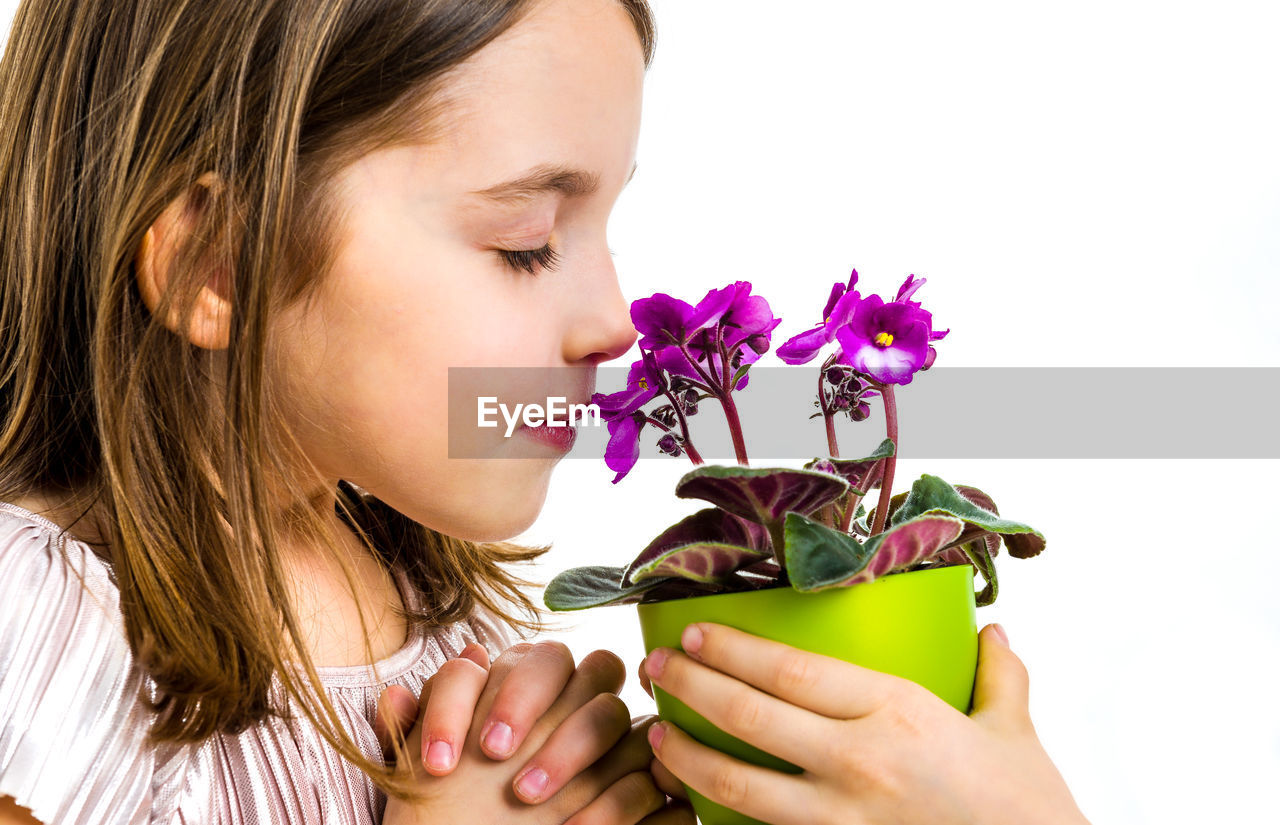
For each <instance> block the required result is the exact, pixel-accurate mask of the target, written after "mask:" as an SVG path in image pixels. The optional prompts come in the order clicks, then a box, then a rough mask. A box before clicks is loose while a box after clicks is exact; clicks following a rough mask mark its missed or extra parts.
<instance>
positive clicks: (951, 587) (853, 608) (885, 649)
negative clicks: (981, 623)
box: [636, 564, 978, 825]
mask: <svg viewBox="0 0 1280 825" xmlns="http://www.w3.org/2000/svg"><path fill="white" fill-rule="evenodd" d="M974 573H975V571H974V569H973V568H972V567H971V566H969V565H967V564H965V565H954V566H949V567H939V568H934V569H925V570H917V571H915V572H911V573H894V574H891V575H888V576H885V577H884V578H881V579H876V580H875V581H872V582H867V583H865V584H855V585H852V586H850V587H836V588H831V589H829V590H822V591H819V592H816V593H801V592H800V591H797V590H794V589H792V588H790V587H778V588H773V589H769V590H751V591H745V592H735V593H716V594H713V595H709V596H695V597H692V598H686V599H675V600H672V601H665V602H651V603H641V604H637V605H636V608H637V610H638V611H639V614H640V632H641V634H642V635H643V637H644V649H645V654H646V655H648V653H649V652H650V651H652V650H653V649H654V648H657V647H670V648H674V649H676V650H682V649H683V648H681V646H680V635H681V633H682V632H683V631H684V628H685V626H686V625H688V624H690V623H693V622H714V623H716V624H723V625H728V626H729V627H734V628H737V629H739V630H742V631H745V632H747V633H750V634H752V635H755V636H761V637H763V638H766V639H772V640H774V641H778V642H782V643H783V644H787V645H791V646H792V647H797V648H800V649H802V650H808V651H812V652H814V653H820V654H823V655H825V656H831V657H833V658H836V659H842V660H844V661H846V662H852V663H854V664H857V665H861V666H863V667H867V668H871V669H872V670H879V671H882V672H885V673H891V674H893V675H895V676H901V677H903V678H906V679H910V680H912V681H913V682H916V683H918V684H920V685H922V686H923V687H926V688H928V689H929V690H931V691H933V693H934V694H936V695H937V696H939V697H940V698H942V699H943V700H944V701H946V702H947V703H948V704H950V705H951V706H952V707H954V708H956V709H957V710H959V711H961V712H962V713H965V714H967V713H968V712H969V711H970V709H971V706H972V701H973V680H974V674H975V673H976V672H977V667H978V630H977V623H976V616H975V605H974V591H973V579H974ZM653 697H654V702H655V703H656V704H657V706H658V716H659V717H660V718H661V719H662V720H664V721H667V722H671V723H673V724H674V725H676V726H677V727H678V728H680V729H681V730H682V731H684V732H685V733H687V734H689V736H691V737H693V739H695V740H697V741H698V742H700V743H702V744H704V745H706V746H708V747H712V748H715V749H717V750H719V751H722V752H724V753H726V754H729V755H730V756H733V757H735V758H737V759H741V760H743V761H744V762H750V763H752V764H755V765H761V766H764V767H768V768H773V769H774V770H779V771H784V772H786V773H802V772H803V769H802V768H800V767H799V766H797V765H793V764H791V763H790V762H787V761H785V760H782V759H779V758H778V757H776V756H774V755H773V754H770V753H767V752H765V751H763V750H761V749H759V748H757V747H755V746H753V745H750V744H748V743H746V742H744V741H742V740H741V739H738V738H737V737H734V736H730V735H729V734H727V733H725V732H724V731H722V730H721V729H720V728H718V727H716V726H715V725H713V724H711V723H710V722H708V721H707V720H706V719H705V718H703V717H702V716H701V715H700V714H698V713H696V712H694V711H693V710H692V709H691V708H689V706H688V705H686V704H684V703H683V702H681V701H680V700H679V699H677V698H675V697H674V696H672V695H671V694H669V693H667V692H666V691H664V690H663V689H662V688H660V687H658V686H657V685H654V686H653ZM685 790H686V791H687V792H688V794H689V800H690V802H692V804H693V809H694V813H696V814H697V816H698V819H699V820H700V821H701V822H702V824H703V825H764V823H761V822H760V820H758V819H754V818H752V817H749V816H746V815H744V814H741V813H738V812H736V811H733V810H730V809H729V808H726V807H725V806H723V805H720V804H718V803H716V802H713V801H712V800H710V799H708V798H707V797H705V796H703V795H702V794H699V793H698V792H697V791H695V790H693V789H692V788H690V787H689V786H688V785H685Z"/></svg>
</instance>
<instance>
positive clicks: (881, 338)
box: [876, 332, 893, 347]
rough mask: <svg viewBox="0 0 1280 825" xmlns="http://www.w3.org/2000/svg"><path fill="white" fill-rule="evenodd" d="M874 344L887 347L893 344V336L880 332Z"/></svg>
mask: <svg viewBox="0 0 1280 825" xmlns="http://www.w3.org/2000/svg"><path fill="white" fill-rule="evenodd" d="M876 343H877V344H879V345H880V346H882V347H887V346H889V345H890V344H892V343H893V336H892V335H890V334H889V333H887V332H882V333H880V334H879V335H877V336H876Z"/></svg>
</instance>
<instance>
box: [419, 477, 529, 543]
mask: <svg viewBox="0 0 1280 825" xmlns="http://www.w3.org/2000/svg"><path fill="white" fill-rule="evenodd" d="M522 482H523V483H522ZM546 498H547V477H546V476H545V475H544V476H540V477H539V478H536V479H522V478H520V477H519V476H515V475H511V476H508V477H507V478H505V479H494V481H493V483H492V484H491V485H488V484H486V485H484V486H483V487H479V488H476V489H475V490H474V492H473V493H472V494H470V495H467V496H463V497H461V498H460V500H459V501H458V502H457V504H458V506H457V507H456V508H451V509H453V512H452V513H450V514H448V515H447V516H446V517H444V518H429V519H427V520H423V521H422V523H423V524H426V525H427V526H428V527H431V528H432V529H434V530H436V531H438V532H441V533H445V534H447V535H450V536H453V537H454V538H459V539H464V540H466V541H477V542H483V541H506V540H508V539H512V538H515V537H516V536H518V535H520V534H521V533H523V532H524V531H525V530H528V529H529V528H530V527H531V526H532V525H533V523H534V522H535V521H537V519H538V515H539V514H540V513H541V512H542V506H543V504H544V503H545V502H546ZM439 515H443V514H437V516H439Z"/></svg>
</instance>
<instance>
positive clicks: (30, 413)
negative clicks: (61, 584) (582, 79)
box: [0, 0, 654, 799]
mask: <svg viewBox="0 0 1280 825" xmlns="http://www.w3.org/2000/svg"><path fill="white" fill-rule="evenodd" d="M532 2H533V0H254V2H248V3H246V2H242V0H222V1H220V2H215V0H131V2H125V1H124V0H77V1H76V2H72V0H24V2H23V3H22V4H21V5H20V6H19V7H18V10H17V14H16V16H15V18H14V21H13V26H12V30H11V32H10V34H9V38H8V43H7V46H6V48H5V52H4V55H3V59H0V500H10V499H11V498H13V497H15V496H20V495H24V494H26V493H28V492H29V491H31V490H37V489H39V490H54V491H63V492H68V493H70V492H76V493H80V494H82V496H81V498H80V501H81V502H82V503H88V505H89V507H90V508H93V507H97V508H100V509H101V512H104V513H106V514H107V517H106V518H105V523H104V525H103V528H104V529H103V533H102V536H103V539H104V542H105V549H103V550H100V551H99V552H100V553H102V555H103V557H104V559H106V560H108V561H109V562H110V564H111V567H112V570H113V575H114V577H115V579H116V581H117V583H118V585H119V588H120V599H121V610H122V612H123V614H124V620H125V629H126V635H127V637H128V641H129V644H130V646H131V648H132V649H133V651H134V652H135V654H136V655H137V657H138V659H139V661H140V662H141V663H142V664H143V666H145V667H146V669H147V671H148V673H149V674H150V675H151V676H152V678H153V679H154V681H155V683H156V685H157V687H158V688H159V691H158V693H159V697H160V698H159V699H158V700H157V701H156V702H155V703H153V704H151V705H150V706H151V707H152V709H153V710H154V712H155V721H154V724H153V726H152V728H151V731H150V739H151V741H152V742H153V743H160V742H168V741H172V742H197V741H201V740H203V739H205V738H207V737H208V736H210V735H212V734H214V733H216V732H226V733H231V734H234V733H239V732H241V731H243V730H244V729H245V728H247V727H248V726H250V725H252V724H254V723H256V722H259V721H261V720H263V719H264V718H266V717H267V716H269V715H278V716H282V717H284V718H291V717H290V715H289V711H288V709H287V707H284V706H282V705H280V704H279V703H277V702H275V701H274V700H272V699H271V697H270V696H269V694H270V693H271V691H270V690H269V688H270V686H271V682H272V677H273V674H279V677H280V680H281V683H282V686H283V687H284V689H285V690H286V691H287V693H288V695H289V696H291V697H294V698H296V699H297V700H298V701H299V704H300V706H301V707H302V708H303V710H304V712H305V714H306V716H307V717H308V718H309V719H310V720H311V721H312V723H313V724H315V725H316V727H317V728H318V729H319V730H320V732H321V733H322V734H323V735H324V736H325V738H326V739H327V740H328V741H329V742H330V743H331V744H333V746H334V747H335V748H336V749H337V750H338V751H339V752H340V753H341V754H342V755H343V756H345V757H346V758H347V759H349V760H350V761H351V762H352V763H354V764H355V765H357V766H358V767H359V768H360V769H362V770H364V771H365V772H366V773H368V774H369V775H370V777H371V778H372V779H373V780H374V782H375V783H377V784H378V786H379V787H381V788H382V789H383V790H384V791H386V792H387V793H389V794H394V795H395V796H397V797H400V798H406V799H408V798H413V799H421V798H424V796H423V794H422V793H421V792H419V791H416V790H415V789H414V787H413V783H411V782H409V781H408V780H407V779H405V778H402V777H401V776H397V774H396V772H394V771H393V770H392V769H391V768H389V767H386V766H384V765H383V764H382V763H381V762H378V761H371V760H370V759H368V758H367V757H365V756H364V755H363V753H362V752H361V750H360V748H359V746H358V745H356V744H355V742H353V741H352V740H351V738H350V737H349V736H348V735H347V734H346V732H345V731H344V730H343V728H342V724H341V717H340V716H338V714H337V713H336V711H335V710H334V708H333V706H332V704H331V703H330V701H329V699H328V698H327V696H326V693H325V691H324V690H323V688H322V685H321V684H320V682H319V677H318V675H317V673H316V671H315V669H314V667H313V665H312V662H311V660H310V657H309V656H308V655H307V653H306V648H305V645H304V644H303V642H302V635H301V633H300V631H299V626H298V623H297V620H296V617H295V616H294V612H293V610H292V609H291V607H290V598H289V596H288V592H289V591H288V590H287V583H286V581H285V579H284V575H283V573H282V570H283V567H282V558H281V555H280V552H279V547H280V545H279V538H278V534H277V527H276V524H275V521H276V519H277V518H278V513H275V512H273V509H274V508H273V506H272V505H273V502H276V501H280V500H281V499H280V498H278V497H277V496H276V492H277V491H279V490H283V491H284V493H285V497H284V498H283V500H284V501H289V502H304V504H303V506H299V507H298V508H297V512H298V513H299V514H300V518H301V519H302V521H301V522H300V524H299V525H297V527H296V529H300V530H301V531H302V532H303V534H305V535H308V536H315V537H316V538H317V539H318V540H321V541H322V546H323V547H325V548H327V550H328V551H329V552H330V553H331V554H332V556H333V558H335V559H337V560H338V562H339V564H340V566H341V567H342V569H343V570H344V572H345V574H346V576H347V581H348V583H349V584H351V586H352V592H353V594H354V593H355V590H356V588H355V586H354V583H353V576H352V571H351V568H350V567H349V565H348V562H347V561H346V560H345V559H344V558H343V556H344V554H343V553H341V552H339V550H338V547H339V545H338V543H337V537H336V536H334V535H332V532H331V531H329V530H328V529H327V526H326V525H324V524H323V523H322V521H321V519H320V518H319V515H318V514H317V513H315V512H314V511H312V510H310V509H309V508H307V507H306V506H305V496H306V491H307V490H308V489H311V488H310V487H309V486H308V485H307V483H306V481H307V479H304V478H295V477H290V474H289V471H288V468H289V467H290V466H292V465H291V464H290V462H291V461H293V460H295V459H296V458H297V449H296V448H297V443H296V441H293V440H292V437H291V435H290V434H289V433H287V432H281V431H280V429H281V428H280V427H279V426H277V422H280V421H282V420H283V417H282V416H281V415H280V414H279V410H280V409H281V405H282V401H283V399H282V398H281V393H280V387H278V386H275V385H274V383H273V382H272V381H271V380H270V378H271V376H272V375H273V374H274V373H273V372H272V370H271V369H270V367H271V361H270V360H269V359H270V357H271V353H270V346H269V336H268V330H269V329H270V328H271V324H272V318H273V317H274V316H275V314H276V313H277V312H278V311H279V310H280V309H281V308H282V307H286V306H289V305H290V303H291V302H293V301H297V300H305V299H306V298H307V297H308V296H309V295H312V294H314V292H315V290H316V287H317V285H318V284H319V283H320V281H321V280H322V279H323V277H324V275H325V274H326V272H328V270H329V268H330V266H331V264H332V262H333V261H334V259H335V254H336V250H335V248H334V244H333V241H334V240H335V239H336V238H338V237H339V235H338V229H339V226H340V216H338V215H335V214H334V213H333V212H332V211H330V210H331V201H330V199H329V195H330V193H329V192H328V191H327V190H326V189H325V181H326V180H328V179H329V178H330V176H331V175H332V173H333V171H334V170H336V169H340V168H341V167H342V166H344V165H345V164H346V163H348V162H350V161H351V160H354V159H355V158H357V157H359V156H360V155H361V154H363V153H365V152H368V151H371V150H372V149H375V148H378V147H381V146H386V145H391V144H396V143H401V142H405V141H407V140H423V139H424V138H430V136H431V130H432V129H433V128H434V127H435V126H438V125H439V124H440V123H441V122H442V118H444V117H446V115H447V107H446V106H444V105H443V104H442V103H441V101H442V100H443V99H444V98H443V95H441V94H440V90H441V89H443V88H445V87H446V86H447V81H448V79H449V77H450V72H451V70H452V69H454V68H456V67H458V66H459V64H460V63H461V62H462V61H463V60H465V59H466V58H467V57H468V56H469V55H471V54H473V53H475V52H476V51H477V50H478V49H480V48H482V47H483V46H484V45H485V44H487V43H488V42H490V41H491V40H492V39H493V38H495V37H496V36H498V35H499V34H501V33H502V32H504V31H505V30H507V29H508V28H509V27H510V26H512V25H513V24H514V23H515V22H517V21H518V20H519V19H521V17H522V16H523V15H524V14H525V13H527V12H528V11H529V9H530V7H531V5H532ZM619 2H620V3H621V5H622V6H623V7H624V8H625V9H626V11H627V12H628V13H629V15H630V17H631V19H632V21H633V22H634V24H635V28H636V31H637V33H638V35H639V38H640V42H641V47H642V49H643V53H644V62H645V66H646V68H647V67H648V66H649V64H650V62H651V60H652V56H653V48H654V46H653V43H654V23H653V20H652V17H651V13H650V10H649V8H648V5H647V3H646V0H619ZM210 172H212V173H214V174H215V175H216V176H217V179H218V180H220V181H224V182H226V183H227V185H226V186H225V187H220V188H218V189H217V190H211V191H210V192H209V194H207V195H206V196H205V199H204V201H203V206H205V207H206V208H205V209H203V210H201V212H200V218H199V221H200V222H199V223H198V224H197V225H196V227H195V229H194V231H192V232H191V233H190V238H189V242H188V243H186V244H184V245H183V247H182V248H181V249H180V250H179V253H178V255H179V257H177V258H176V259H175V262H176V263H175V265H174V266H172V267H171V268H170V276H169V280H168V288H167V289H166V291H165V295H164V297H163V299H162V302H161V305H160V307H159V308H158V309H157V310H156V311H155V312H154V313H152V312H149V311H148V309H147V307H146V306H145V305H144V303H143V300H142V297H141V295H140V293H139V289H138V284H137V277H136V273H135V269H134V258H135V254H136V252H137V250H138V248H139V245H140V244H141V243H142V240H143V237H144V235H145V233H146V232H147V229H148V227H150V226H151V224H152V223H153V222H154V221H155V220H156V218H157V216H158V215H159V214H160V213H161V212H162V210H163V209H164V208H165V207H166V205H168V204H169V203H170V202H172V201H173V200H174V199H175V198H177V197H179V196H180V195H182V194H183V193H185V192H188V191H189V190H190V188H191V187H192V185H193V184H194V183H195V182H197V181H198V180H199V179H201V177H202V176H203V175H204V174H206V173H210ZM206 263H211V264H212V265H213V266H214V267H215V268H217V269H219V270H220V271H224V272H226V273H228V280H227V283H226V285H225V287H226V289H227V291H228V292H229V298H230V301H231V306H232V318H231V332H230V342H229V346H228V348H227V350H226V351H225V353H224V354H225V366H226V371H225V375H221V374H219V375H214V374H213V372H212V371H211V369H210V364H211V363H212V362H211V360H210V359H211V352H210V351H209V350H204V349H200V348H198V347H195V346H193V345H192V344H191V343H189V342H188V341H187V340H185V339H184V338H183V337H182V336H179V335H174V334H173V333H171V332H170V331H169V330H167V329H166V328H165V326H164V325H163V323H162V322H161V321H160V320H159V319H161V318H163V317H165V314H166V312H167V309H168V307H169V306H171V305H172V306H176V307H178V311H179V314H180V317H182V318H183V319H186V318H188V317H189V316H188V313H190V312H191V310H192V308H193V306H194V303H195V298H196V294H197V292H198V290H199V289H200V287H201V286H203V285H204V280H205V277H206V276H205V273H206V272H207V271H208V267H206V266H200V265H199V264H206ZM182 328H184V329H185V328H186V323H185V321H184V323H183V327H182ZM215 391H216V394H215ZM214 399H220V400H218V401H216V402H215V400H214ZM210 411H212V412H213V413H214V414H210ZM277 480H279V481H280V483H281V484H283V486H282V487H277V486H275V485H276V484H277ZM312 483H313V484H314V479H312ZM340 486H341V489H340V491H339V492H340V495H339V496H338V503H339V507H340V512H341V515H342V518H343V520H344V521H346V522H347V523H348V524H350V525H352V527H353V529H354V530H355V532H356V533H357V534H358V535H359V536H361V538H362V540H364V541H366V542H368V543H369V545H370V546H371V547H372V548H373V549H374V550H375V551H376V553H377V554H379V557H380V558H381V560H382V562H383V563H385V564H386V565H387V566H388V567H389V566H390V565H392V564H399V565H401V566H403V567H404V569H405V570H406V572H407V573H408V574H409V577H410V578H411V580H412V582H413V584H414V586H415V587H416V588H418V589H419V592H422V593H428V594H430V598H429V599H424V600H422V601H423V602H424V603H425V604H426V605H428V607H427V608H426V609H425V611H423V612H417V611H412V610H410V611H408V612H406V613H405V614H404V615H405V618H406V619H407V620H408V621H410V622H413V623H421V624H425V625H427V626H439V625H444V624H447V623H450V622H455V621H459V620H462V619H465V618H466V617H468V616H469V615H470V614H471V613H472V611H473V610H474V609H475V608H476V607H477V605H478V604H479V605H483V606H485V607H487V608H489V609H490V610H491V611H493V612H494V613H496V614H497V615H499V616H500V617H501V618H502V619H503V620H504V621H506V622H507V623H508V624H510V625H511V626H513V627H517V626H518V627H521V628H525V629H529V630H533V631H535V632H540V631H542V630H543V629H544V628H545V623H544V622H543V621H542V619H541V616H540V614H541V612H542V611H541V610H540V609H539V608H538V607H537V606H535V605H534V603H533V602H532V601H531V600H530V599H529V598H528V596H526V595H525V594H524V593H523V592H521V590H520V589H519V587H520V586H521V585H530V584H533V582H529V581H527V580H525V579H522V578H519V577H517V576H515V575H513V574H511V573H509V572H507V571H505V570H504V569H503V567H502V565H504V564H508V563H513V562H525V561H531V560H533V559H535V558H536V557H538V556H540V555H541V554H543V553H545V552H546V551H547V550H548V549H549V545H548V546H542V547H525V546H521V545H518V544H514V543H511V542H488V543H477V542H469V541H462V540H458V539H455V538H452V537H449V536H446V535H443V534H441V533H439V532H437V531H434V530H431V529H429V528H426V527H425V526H423V525H421V524H418V523H416V522H414V521H412V520H410V519H408V518H407V517H405V516H403V515H402V514H400V513H398V512H397V511H395V510H393V509H391V508H390V507H388V506H386V505H384V504H383V503H382V502H380V501H379V500H377V499H376V498H374V497H373V496H370V495H369V494H367V493H365V492H364V491H361V490H359V489H358V488H355V487H352V486H351V485H349V484H346V483H345V482H343V484H342V485H340ZM291 512H292V511H291ZM68 529H69V528H68ZM95 550H97V548H95ZM507 602H511V603H515V604H519V605H520V606H521V607H522V608H523V609H524V612H525V613H526V614H528V615H529V616H531V617H532V618H533V621H528V620H525V619H520V618H517V617H515V616H513V615H509V614H508V613H506V612H504V609H503V604H504V603H507ZM406 607H408V606H407V605H406ZM361 625H362V628H363V625H364V622H363V617H362V620H361ZM363 635H364V636H365V637H366V645H365V647H366V653H367V654H368V655H369V656H370V659H372V651H371V650H369V646H368V642H367V633H365V634H363ZM295 655H296V656H297V657H299V658H301V663H302V665H303V667H304V669H305V672H306V679H305V680H302V681H299V680H295V679H294V678H292V676H291V668H290V667H285V666H284V665H285V663H286V662H289V663H292V661H293V657H294V656H295ZM308 690H309V691H310V692H311V695H310V697H309V696H308V695H307V691H308ZM140 698H141V699H143V700H144V701H146V700H147V697H146V696H145V695H143V696H142V697H140ZM316 703H318V705H319V706H320V707H316ZM322 714H323V716H324V719H322V718H321V716H322ZM325 719H327V720H328V723H327V724H326V722H325ZM396 745H397V756H398V757H400V758H403V757H404V756H405V754H404V752H403V750H402V748H403V741H400V742H397V743H396Z"/></svg>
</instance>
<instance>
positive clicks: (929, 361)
mask: <svg viewBox="0 0 1280 825" xmlns="http://www.w3.org/2000/svg"><path fill="white" fill-rule="evenodd" d="M937 357H938V351H937V350H936V349H934V348H933V347H929V353H928V354H927V355H925V357H924V364H922V365H921V366H920V370H921V371H922V372H923V371H924V370H927V369H929V367H932V366H933V362H934V361H935V360H936V359H937Z"/></svg>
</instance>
